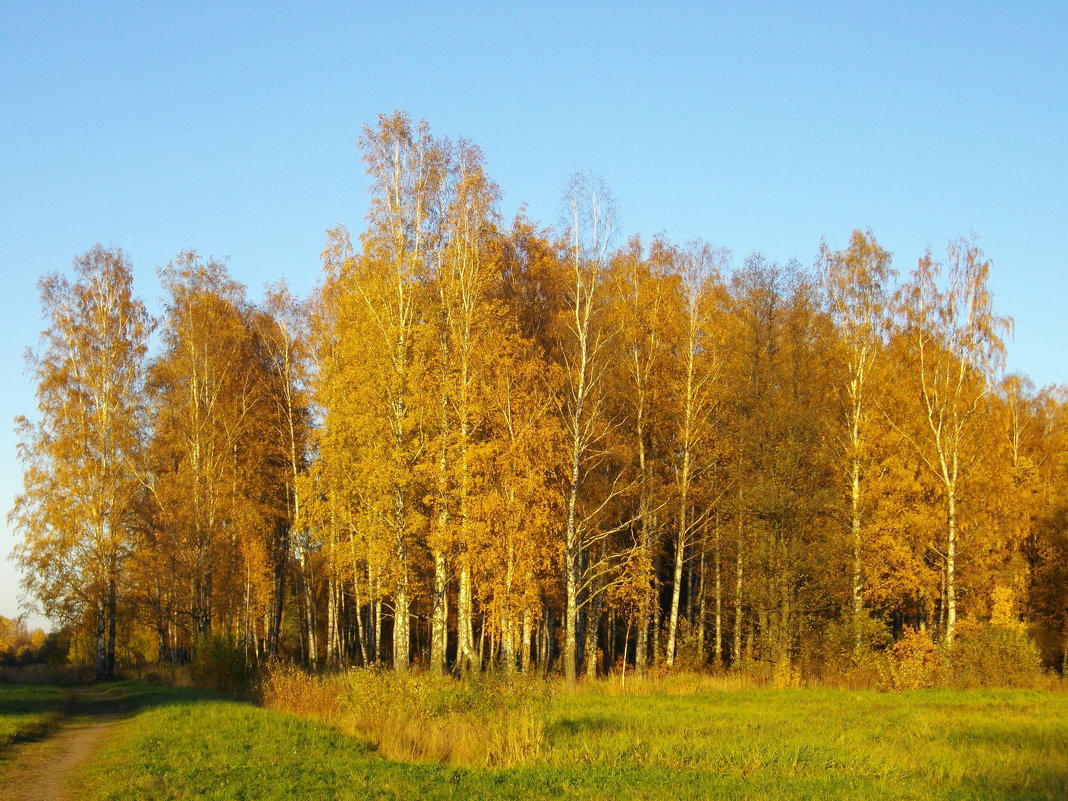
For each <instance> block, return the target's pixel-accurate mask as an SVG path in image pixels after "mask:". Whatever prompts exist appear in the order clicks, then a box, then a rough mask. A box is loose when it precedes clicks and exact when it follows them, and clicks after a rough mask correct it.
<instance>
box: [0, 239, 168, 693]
mask: <svg viewBox="0 0 1068 801" xmlns="http://www.w3.org/2000/svg"><path fill="white" fill-rule="evenodd" d="M74 272H75V280H74V281H73V282H71V280H70V279H69V278H67V277H66V276H63V275H61V274H59V273H52V274H49V275H46V276H45V277H44V278H42V279H41V280H40V281H39V282H38V288H39V289H40V292H41V307H42V311H43V313H44V316H45V319H46V320H47V323H48V325H47V328H46V329H45V330H44V332H43V333H42V335H41V350H40V352H39V353H37V354H33V353H30V354H28V357H27V360H28V363H29V366H30V369H31V370H32V372H33V375H34V377H35V378H36V380H37V406H38V412H39V417H38V419H37V420H36V421H32V422H31V421H30V420H29V419H27V418H24V417H21V418H19V419H18V421H17V423H18V433H19V439H20V443H19V457H20V459H21V460H22V462H23V465H24V473H23V491H22V493H21V494H20V495H19V496H18V497H17V498H16V500H15V507H14V509H13V511H12V513H11V518H10V519H11V520H12V522H13V523H14V525H15V527H16V530H18V531H19V532H20V533H21V534H22V538H23V539H22V542H21V543H20V544H19V545H18V547H17V548H16V552H15V553H16V558H17V559H18V561H19V563H20V565H21V567H22V569H23V570H24V571H26V572H25V578H24V584H25V586H26V588H27V589H28V590H29V591H30V592H31V594H32V595H33V596H34V597H36V598H37V599H38V601H39V602H40V603H41V606H42V608H43V610H44V612H45V614H47V615H49V616H50V617H52V618H53V619H54V620H57V621H64V622H69V623H74V622H80V621H81V620H83V619H86V618H88V620H89V621H91V626H92V630H93V637H94V640H95V645H96V672H97V677H98V678H100V679H107V678H111V676H112V675H113V673H114V669H115V639H116V627H117V626H118V606H119V603H120V600H121V596H122V594H123V592H124V586H125V584H126V581H127V567H128V562H129V560H130V559H131V557H132V556H133V555H134V553H135V549H136V538H135V530H134V526H135V522H136V512H137V510H136V506H137V503H138V496H139V494H140V492H141V487H142V486H143V484H142V481H143V478H144V425H145V398H144V392H143V385H144V359H145V353H146V346H147V341H148V337H149V335H150V332H151V329H152V321H151V319H150V317H149V316H148V314H147V313H146V311H145V307H144V305H143V304H142V303H141V301H140V300H138V299H136V298H135V297H134V295H133V286H132V284H133V274H132V268H131V266H130V263H129V261H128V259H127V257H126V255H125V254H124V253H123V252H122V251H121V250H108V249H105V248H103V247H101V246H100V245H97V246H96V247H94V248H93V249H92V250H90V251H88V252H87V253H85V254H83V255H82V256H79V257H78V258H77V259H75V261H74Z"/></svg>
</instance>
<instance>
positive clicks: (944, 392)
mask: <svg viewBox="0 0 1068 801" xmlns="http://www.w3.org/2000/svg"><path fill="white" fill-rule="evenodd" d="M946 257H947V261H946V263H945V264H942V263H939V262H937V261H935V259H934V256H933V255H932V254H931V252H930V251H928V252H927V253H926V254H925V255H924V256H923V258H921V259H920V260H919V262H918V264H917V266H916V269H915V271H913V273H912V275H911V277H910V280H909V281H908V283H906V284H905V286H903V287H902V289H901V292H900V300H901V317H902V321H901V322H902V326H903V327H904V336H905V337H906V339H907V341H908V343H909V345H910V349H911V355H912V364H911V368H912V371H913V378H914V381H915V385H916V391H917V393H918V396H919V399H920V403H921V407H922V415H923V422H922V424H921V426H920V428H919V430H918V431H917V433H916V434H915V435H910V434H907V436H908V438H909V439H910V441H912V443H913V444H914V446H915V447H916V449H917V452H918V453H919V455H920V457H921V458H922V460H923V463H924V464H925V465H926V466H927V468H928V469H929V470H930V471H931V472H932V473H933V474H934V476H935V477H936V478H937V480H938V481H939V483H940V485H941V488H942V492H943V499H944V503H945V526H946V528H945V552H944V553H943V554H942V556H943V559H944V571H945V572H944V575H945V592H944V599H945V610H946V615H945V637H946V640H947V642H950V643H952V642H953V635H954V632H955V629H956V624H957V550H958V541H957V535H958V526H959V510H958V500H959V497H958V490H959V488H960V483H961V479H962V476H963V473H964V471H966V470H967V469H968V466H969V448H970V447H971V445H972V444H973V440H974V438H975V437H976V436H978V435H980V434H981V433H982V427H981V426H980V425H979V420H980V417H981V413H982V410H983V400H984V399H985V398H986V397H987V395H988V394H989V393H990V391H991V387H992V383H991V379H992V377H993V376H994V375H995V373H996V372H997V371H998V370H999V369H1000V368H1001V367H1002V365H1003V364H1004V358H1005V345H1004V341H1003V339H1002V337H1003V336H1004V335H1005V334H1006V333H1007V332H1008V331H1009V330H1010V329H1011V321H1010V320H1009V319H1008V318H1006V317H999V316H998V315H996V314H995V313H994V310H993V302H992V298H991V296H990V292H989V290H988V288H987V282H988V280H989V276H990V262H989V261H987V260H986V259H985V258H984V256H983V253H982V251H981V250H979V248H978V247H977V246H976V245H975V244H974V243H973V242H968V241H967V240H956V241H954V242H951V243H950V244H949V247H948V248H947V251H946ZM943 279H944V282H945V283H944V286H940V282H941V281H942V280H943ZM902 430H903V431H904V430H905V429H902Z"/></svg>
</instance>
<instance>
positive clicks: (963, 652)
mask: <svg viewBox="0 0 1068 801" xmlns="http://www.w3.org/2000/svg"><path fill="white" fill-rule="evenodd" d="M1042 682H1043V674H1042V654H1041V653H1039V650H1038V646H1037V645H1035V642H1034V641H1033V640H1032V639H1031V638H1030V637H1028V636H1027V634H1026V633H1025V632H1024V631H1023V630H1022V629H1020V628H1018V627H1014V626H997V625H981V626H980V625H961V626H960V627H959V628H958V630H957V637H956V638H955V640H954V642H953V646H952V647H951V648H949V649H948V650H947V659H946V676H945V683H946V684H948V685H950V686H953V687H960V688H962V689H972V688H992V687H1003V688H1020V689H1030V688H1035V687H1037V686H1039V685H1041V684H1042Z"/></svg>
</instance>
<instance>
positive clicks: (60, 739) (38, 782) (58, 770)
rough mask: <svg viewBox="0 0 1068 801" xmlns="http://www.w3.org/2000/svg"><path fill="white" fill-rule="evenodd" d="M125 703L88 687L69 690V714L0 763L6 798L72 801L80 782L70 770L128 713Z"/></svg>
mask: <svg viewBox="0 0 1068 801" xmlns="http://www.w3.org/2000/svg"><path fill="white" fill-rule="evenodd" d="M130 714H131V710H130V708H129V707H128V705H127V704H125V703H124V702H122V701H119V700H116V699H115V698H112V697H110V696H109V695H108V694H107V693H105V692H103V691H101V690H96V689H93V688H92V687H80V688H77V689H75V690H73V691H72V692H71V698H70V706H69V708H68V711H67V714H66V715H64V717H63V718H62V719H61V720H60V722H59V725H58V726H57V728H55V729H54V730H52V731H51V732H49V734H48V735H46V736H45V737H42V738H41V739H39V740H36V741H33V742H28V743H25V744H23V745H22V746H20V747H19V748H17V749H16V750H15V751H14V752H13V753H11V754H9V757H8V759H9V761H8V762H7V763H6V764H4V765H3V767H2V769H0V798H2V799H4V801H74V799H77V798H80V797H81V795H82V794H81V792H80V788H78V787H76V786H74V785H73V784H72V782H71V773H72V772H73V771H74V769H75V768H76V767H78V766H79V765H81V764H82V763H83V762H85V761H86V760H87V759H89V757H91V756H92V755H93V752H94V751H96V748H97V746H98V745H99V743H100V741H101V739H102V738H103V737H104V735H105V734H106V733H107V732H108V730H109V729H110V728H112V727H113V726H115V725H116V724H117V723H119V722H120V721H122V720H124V719H126V718H128V717H129V716H130Z"/></svg>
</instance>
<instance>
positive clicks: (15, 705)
mask: <svg viewBox="0 0 1068 801" xmlns="http://www.w3.org/2000/svg"><path fill="white" fill-rule="evenodd" d="M66 702H67V693H65V692H64V691H63V689H62V688H60V687H56V686H54V685H50V684H0V760H2V759H3V758H4V755H5V754H6V753H7V752H8V751H9V750H10V749H11V747H12V745H13V744H14V743H16V742H17V741H19V740H22V739H27V738H31V737H35V736H38V735H40V734H42V733H43V732H45V731H47V729H48V728H49V726H51V725H52V724H53V723H54V722H55V721H56V719H57V718H59V716H60V715H61V714H62V713H63V709H64V707H65V705H66Z"/></svg>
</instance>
